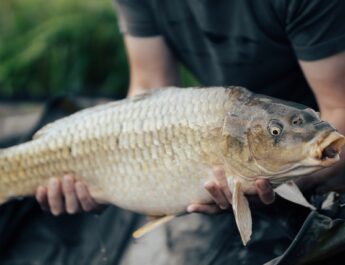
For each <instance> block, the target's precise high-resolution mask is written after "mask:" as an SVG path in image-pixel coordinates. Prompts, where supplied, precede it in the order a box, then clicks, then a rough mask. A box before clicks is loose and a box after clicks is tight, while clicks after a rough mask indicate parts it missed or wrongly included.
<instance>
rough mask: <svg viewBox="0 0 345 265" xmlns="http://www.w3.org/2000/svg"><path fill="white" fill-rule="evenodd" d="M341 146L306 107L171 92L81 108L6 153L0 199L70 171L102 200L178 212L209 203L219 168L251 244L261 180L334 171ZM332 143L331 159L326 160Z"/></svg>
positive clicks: (233, 90)
mask: <svg viewBox="0 0 345 265" xmlns="http://www.w3.org/2000/svg"><path fill="white" fill-rule="evenodd" d="M295 121H297V122H295ZM295 123H296V124H295ZM276 133H277V135H275V134H276ZM343 144H344V137H343V136H341V135H340V134H339V133H337V132H336V130H335V129H334V128H333V127H332V126H330V125H329V124H328V123H325V122H321V120H320V118H319V117H318V115H317V113H316V112H314V111H313V110H311V109H309V108H306V107H304V106H301V105H296V104H294V103H290V102H286V101H281V100H277V99H273V98H270V97H266V96H262V95H257V94H254V93H251V92H250V91H248V90H246V89H244V88H239V87H230V88H223V87H214V88H190V89H178V88H166V89H162V90H159V91H156V92H154V93H148V94H146V95H141V96H137V97H134V98H132V99H125V100H122V101H118V102H113V103H109V104H105V105H101V106H97V107H94V108H90V109H86V110H84V111H81V112H78V113H76V114H74V115H71V116H69V117H67V118H63V119H61V120H59V121H57V122H54V123H52V124H49V125H47V126H46V127H44V128H43V129H41V130H40V131H39V132H38V133H37V134H36V136H35V137H34V139H33V140H32V141H30V142H27V143H24V144H21V145H18V146H14V147H11V148H8V149H3V150H1V151H0V200H2V201H6V200H7V199H8V198H10V197H16V196H27V195H33V194H34V192H35V190H36V187H37V186H38V185H40V184H42V183H45V182H46V181H47V179H49V178H50V177H52V176H62V175H63V174H65V173H69V172H71V173H73V174H75V175H76V176H77V177H78V178H79V179H81V180H83V181H84V182H85V183H86V184H87V185H88V187H89V189H90V192H91V194H92V196H94V197H95V198H96V199H98V200H99V201H101V202H108V203H113V204H116V205H118V206H120V207H123V208H126V209H129V210H132V211H136V212H141V213H145V214H148V215H157V216H160V215H174V214H177V213H180V212H182V211H184V210H185V208H186V206H187V205H189V204H191V203H207V202H210V201H211V197H210V195H209V194H208V193H207V192H206V191H205V189H204V188H203V184H204V183H205V182H206V181H208V180H210V179H211V178H212V177H213V173H212V169H213V167H214V166H223V167H224V168H225V172H226V175H227V176H228V183H229V186H230V189H231V190H232V192H233V195H234V196H235V202H236V203H235V206H234V212H235V215H236V220H237V224H238V226H239V229H240V233H241V236H242V240H243V242H244V243H246V242H247V241H248V240H249V238H250V233H251V217H250V210H249V207H248V203H247V202H246V198H245V197H244V196H243V194H244V193H253V192H255V186H254V182H255V180H256V179H257V178H268V179H270V181H271V182H272V183H273V184H274V185H275V186H278V185H279V184H281V183H283V182H286V181H288V180H289V179H293V178H294V177H296V176H299V175H301V174H307V173H311V172H314V171H316V170H319V169H321V168H323V167H325V166H330V165H332V164H334V163H335V162H336V161H337V160H338V159H339V153H340V149H341V147H342V145H343ZM329 146H331V147H332V148H333V149H334V150H333V151H334V152H329V153H330V154H334V157H322V155H323V153H324V152H323V150H324V149H325V148H328V147H329ZM241 218H242V219H243V218H244V219H245V220H241ZM241 226H242V227H241Z"/></svg>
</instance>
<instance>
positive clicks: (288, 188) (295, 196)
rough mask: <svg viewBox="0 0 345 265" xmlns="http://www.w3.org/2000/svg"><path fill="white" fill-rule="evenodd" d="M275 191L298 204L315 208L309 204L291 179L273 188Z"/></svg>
mask: <svg viewBox="0 0 345 265" xmlns="http://www.w3.org/2000/svg"><path fill="white" fill-rule="evenodd" d="M274 191H275V192H276V193H278V194H279V195H280V196H281V197H283V198H284V199H286V200H288V201H291V202H294V203H297V204H299V205H302V206H305V207H308V208H310V209H312V210H315V209H316V208H315V207H314V206H313V205H311V204H310V203H309V202H308V201H307V199H306V198H305V197H304V195H303V193H302V192H301V190H300V189H299V188H298V186H297V185H296V184H295V182H293V181H288V182H286V183H284V184H282V185H280V186H278V187H277V188H275V189H274Z"/></svg>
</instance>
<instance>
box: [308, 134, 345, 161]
mask: <svg viewBox="0 0 345 265" xmlns="http://www.w3.org/2000/svg"><path fill="white" fill-rule="evenodd" d="M344 144H345V137H344V136H343V135H341V134H340V133H338V132H337V131H332V132H331V133H328V134H327V135H326V136H325V137H320V138H319V139H318V140H317V147H316V149H315V151H314V155H313V157H314V158H315V159H316V160H317V161H318V163H319V164H320V165H321V166H325V167H327V166H331V165H333V164H334V163H335V162H337V161H338V160H339V158H340V153H341V149H342V147H343V146H344Z"/></svg>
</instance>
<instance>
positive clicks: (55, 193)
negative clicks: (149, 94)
mask: <svg viewBox="0 0 345 265" xmlns="http://www.w3.org/2000/svg"><path fill="white" fill-rule="evenodd" d="M115 3H116V8H117V11H118V15H119V21H120V27H121V31H122V32H123V34H124V40H125V44H126V47H127V53H128V58H129V62H130V70H131V79H130V88H129V93H128V95H129V96H130V97H131V96H135V95H138V94H140V93H143V92H145V91H147V90H148V89H152V88H160V87H167V86H178V85H179V84H180V76H179V68H178V66H179V63H182V64H184V65H185V66H186V67H187V68H188V69H190V71H191V72H192V73H193V74H194V75H195V76H196V77H197V79H198V80H199V81H200V83H201V84H202V85H204V86H227V85H235V86H243V87H247V88H249V89H250V90H251V91H253V92H256V93H260V94H265V95H269V96H273V97H277V98H280V99H284V100H289V101H294V102H298V103H301V104H304V105H307V106H309V107H311V108H314V109H319V110H320V113H321V118H322V119H323V120H325V121H327V122H329V123H330V124H332V125H333V126H334V127H335V128H337V129H338V131H339V132H340V133H343V134H344V133H345V118H344V117H345V78H344V77H345V21H344V16H343V11H344V10H345V2H344V1H322V0H315V1H297V0H291V1H283V0H280V1H279V0H275V1H274V0H271V1H265V2H263V1H260V2H259V1H243V0H231V1H225V0H223V1H217V2H215V1H207V0H203V1H155V0H150V1H149V0H148V1H143V0H117V1H115ZM297 122H302V121H297ZM330 152H331V151H330ZM344 170H345V157H344V156H343V157H342V158H341V161H340V162H339V163H338V164H337V165H336V166H334V167H332V168H329V169H326V170H322V171H320V172H318V173H315V174H312V175H310V176H301V178H300V179H298V180H297V184H298V185H299V187H300V188H301V189H302V190H303V192H304V194H305V195H306V196H307V197H308V198H309V199H311V200H312V202H313V204H315V205H314V206H315V207H317V208H318V210H319V211H318V212H315V211H314V212H312V213H310V214H309V210H308V209H306V208H301V207H299V206H296V205H293V204H290V203H288V202H286V201H284V200H282V199H280V198H277V199H276V200H275V202H273V201H274V191H273V187H272V185H271V184H270V181H269V180H267V179H264V178H258V179H257V180H256V193H257V194H258V198H259V199H260V201H261V202H262V203H263V204H271V205H269V206H264V205H263V204H260V203H258V202H257V199H255V198H254V199H253V201H252V207H251V208H252V211H253V220H254V222H253V223H254V224H255V225H254V227H253V230H254V232H253V237H252V239H251V241H250V242H249V244H248V246H247V247H246V248H245V247H243V246H242V243H241V240H240V237H239V236H238V235H237V234H235V233H233V230H235V229H236V225H235V223H234V220H233V219H232V218H230V216H229V214H227V213H228V211H226V210H227V209H229V208H231V204H232V203H233V201H232V194H231V192H230V190H229V187H228V182H227V180H226V176H225V174H224V170H223V168H215V169H214V179H213V181H209V182H207V183H205V189H206V190H207V191H208V192H209V194H210V196H211V197H212V199H213V201H214V203H213V204H192V205H189V206H188V207H187V209H186V210H187V211H188V212H190V213H193V212H199V213H207V214H215V213H221V214H219V215H215V216H209V215H195V214H191V215H189V216H186V217H183V218H185V219H184V220H183V221H182V220H181V221H180V222H178V221H177V220H176V222H175V221H173V222H171V223H168V224H167V225H166V226H164V227H163V226H162V227H160V228H159V229H157V232H156V233H155V234H153V235H148V236H147V237H145V238H143V240H144V241H143V243H141V244H140V241H139V243H138V244H133V245H129V246H128V247H127V250H126V252H125V254H124V257H123V259H122V261H121V262H120V263H119V264H124V265H125V264H136V262H137V261H138V260H140V261H141V264H224V263H225V262H229V263H230V262H231V264H263V263H265V262H268V263H266V264H300V263H299V262H302V261H303V260H304V261H305V262H306V263H307V262H309V263H308V264H313V263H312V262H316V261H317V260H318V259H319V260H322V259H323V261H324V262H323V263H322V264H335V263H334V260H336V258H338V257H337V253H340V252H341V251H344V247H343V246H344V243H345V241H344V240H345V233H344V232H343V231H344V225H345V224H344V220H343V219H341V221H340V223H341V225H336V224H335V223H334V222H333V220H332V218H336V217H337V218H340V217H339V216H341V214H343V209H342V207H341V205H343V203H344V198H343V197H342V196H340V195H339V194H335V193H332V195H331V196H329V197H327V200H322V199H324V198H323V197H322V196H321V197H318V196H315V192H316V191H322V192H326V191H330V190H332V191H338V192H340V193H341V192H344V190H345V177H344ZM332 196H333V197H332ZM36 198H37V200H38V201H39V202H40V204H41V205H42V207H43V208H46V209H48V210H50V211H51V212H52V213H53V214H55V215H59V214H61V213H64V212H67V213H70V214H73V213H76V212H79V211H91V210H94V209H96V208H98V207H99V205H98V204H97V203H96V202H95V200H94V199H93V198H92V197H91V195H90V193H89V191H88V187H87V186H86V185H85V184H84V183H82V182H80V181H76V180H75V177H73V176H70V175H68V176H64V177H63V179H62V180H61V179H59V178H54V179H51V180H50V182H49V185H48V186H47V187H45V186H40V187H38V189H37V193H36ZM320 198H321V199H320ZM320 200H321V201H320ZM255 201H256V202H255ZM330 205H331V206H332V207H333V208H337V210H334V209H333V208H332V207H330ZM331 208H332V209H331ZM224 210H225V211H224ZM343 217H344V216H343ZM305 220H306V221H305ZM304 221H305V223H304V225H303V228H302V229H301V230H299V229H300V228H301V226H302V224H303V222H304ZM322 224H323V225H325V224H326V226H328V228H327V229H326V228H325V227H323V226H322ZM339 227H340V228H339ZM337 229H338V230H337ZM298 231H299V232H298ZM297 232H298V237H297V238H296V239H295V241H294V243H293V244H291V242H292V241H293V239H294V238H295V236H296V234H297ZM315 234H316V235H317V236H318V237H317V236H316V237H317V238H316V239H315V238H313V235H315ZM326 234H328V235H331V236H329V238H328V241H327V240H326V239H325V238H324V235H326ZM335 238H336V239H335ZM157 242H161V243H160V244H161V246H157ZM315 242H321V243H315ZM326 245H327V246H329V247H328V248H326V249H322V247H323V246H326ZM301 246H303V247H304V248H303V250H302V251H301V252H300V253H298V249H300V248H301ZM288 247H289V249H290V250H289V252H285V251H286V249H287V248H288ZM313 252H315V253H317V254H315V255H314V256H313V255H311V253H313ZM327 253H335V254H334V255H332V256H331V257H328V254H327ZM270 260H271V261H270ZM286 260H290V263H284V262H286ZM326 262H331V263H326ZM332 262H333V263H332ZM306 263H303V264H306Z"/></svg>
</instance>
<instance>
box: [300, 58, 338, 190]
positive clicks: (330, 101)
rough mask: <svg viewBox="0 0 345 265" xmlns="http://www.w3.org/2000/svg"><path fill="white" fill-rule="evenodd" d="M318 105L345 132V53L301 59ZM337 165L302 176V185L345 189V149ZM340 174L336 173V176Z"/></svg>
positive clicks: (324, 118)
mask: <svg viewBox="0 0 345 265" xmlns="http://www.w3.org/2000/svg"><path fill="white" fill-rule="evenodd" d="M299 63H300V65H301V68H302V70H303V72H304V74H305V77H306V79H307V81H308V82H309V84H310V86H311V88H312V90H313V92H314V94H315V97H316V99H317V102H318V104H319V108H320V112H321V118H322V119H323V120H325V121H328V122H329V123H330V124H332V125H333V126H334V127H335V128H337V129H338V131H339V132H340V133H342V134H345V52H342V53H339V54H336V55H334V56H331V57H328V58H325V59H322V60H317V61H309V62H307V61H300V62H299ZM342 151H343V154H342V155H341V159H340V162H338V164H337V165H336V166H334V167H331V168H328V169H325V170H322V171H319V172H318V173H316V174H313V175H311V176H310V177H305V178H301V180H300V182H299V184H300V185H301V186H302V188H306V189H311V188H318V189H319V190H323V191H326V190H338V191H345V176H344V175H343V174H339V173H341V172H345V149H343V150H342ZM335 175H337V176H335Z"/></svg>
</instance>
